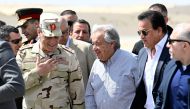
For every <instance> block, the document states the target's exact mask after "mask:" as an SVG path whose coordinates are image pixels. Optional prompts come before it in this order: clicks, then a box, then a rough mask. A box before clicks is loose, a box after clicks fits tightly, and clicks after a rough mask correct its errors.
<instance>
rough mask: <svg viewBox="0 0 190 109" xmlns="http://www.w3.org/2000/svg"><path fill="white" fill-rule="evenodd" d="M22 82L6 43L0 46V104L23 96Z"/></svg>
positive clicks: (13, 57)
mask: <svg viewBox="0 0 190 109" xmlns="http://www.w3.org/2000/svg"><path fill="white" fill-rule="evenodd" d="M1 43H2V42H1ZM24 91H25V88H24V80H23V78H22V74H21V71H20V69H19V67H18V65H17V63H16V60H15V56H14V54H13V52H12V50H11V48H10V46H9V44H8V43H2V44H0V103H1V102H4V101H8V100H12V99H15V98H16V97H20V96H23V95H24Z"/></svg>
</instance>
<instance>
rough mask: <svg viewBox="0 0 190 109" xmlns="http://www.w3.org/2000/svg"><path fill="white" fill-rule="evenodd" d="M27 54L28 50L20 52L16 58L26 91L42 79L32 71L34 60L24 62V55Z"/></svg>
mask: <svg viewBox="0 0 190 109" xmlns="http://www.w3.org/2000/svg"><path fill="white" fill-rule="evenodd" d="M29 52H30V51H29V50H28V51H27V50H20V51H19V52H18V53H17V56H16V61H17V63H18V65H19V67H20V69H21V70H22V75H23V78H24V83H25V89H26V90H27V89H30V88H32V87H34V86H36V85H39V84H41V83H42V77H40V76H39V74H38V73H37V71H36V70H35V69H34V68H35V66H36V64H35V63H36V60H35V59H33V58H31V59H29V61H28V62H24V60H26V59H25V58H26V54H27V53H28V54H29Z"/></svg>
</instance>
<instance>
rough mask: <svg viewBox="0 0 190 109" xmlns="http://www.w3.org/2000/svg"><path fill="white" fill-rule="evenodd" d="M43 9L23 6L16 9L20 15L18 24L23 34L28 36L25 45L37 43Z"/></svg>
mask: <svg viewBox="0 0 190 109" xmlns="http://www.w3.org/2000/svg"><path fill="white" fill-rule="evenodd" d="M42 12H43V9H41V8H22V9H18V10H16V15H17V16H18V26H17V28H21V31H22V34H24V36H25V37H26V41H24V42H23V44H24V45H26V44H29V43H30V44H32V43H35V42H36V41H37V39H38V37H37V36H38V34H37V28H38V27H39V18H40V15H41V13H42Z"/></svg>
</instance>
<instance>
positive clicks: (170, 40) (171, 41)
mask: <svg viewBox="0 0 190 109" xmlns="http://www.w3.org/2000/svg"><path fill="white" fill-rule="evenodd" d="M174 42H187V43H189V44H190V42H189V41H186V40H182V39H168V43H169V44H173V43H174Z"/></svg>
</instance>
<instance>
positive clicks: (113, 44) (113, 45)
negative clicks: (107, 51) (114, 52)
mask: <svg viewBox="0 0 190 109" xmlns="http://www.w3.org/2000/svg"><path fill="white" fill-rule="evenodd" d="M115 46H116V42H115V41H113V42H111V47H112V48H113V49H115Z"/></svg>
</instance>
